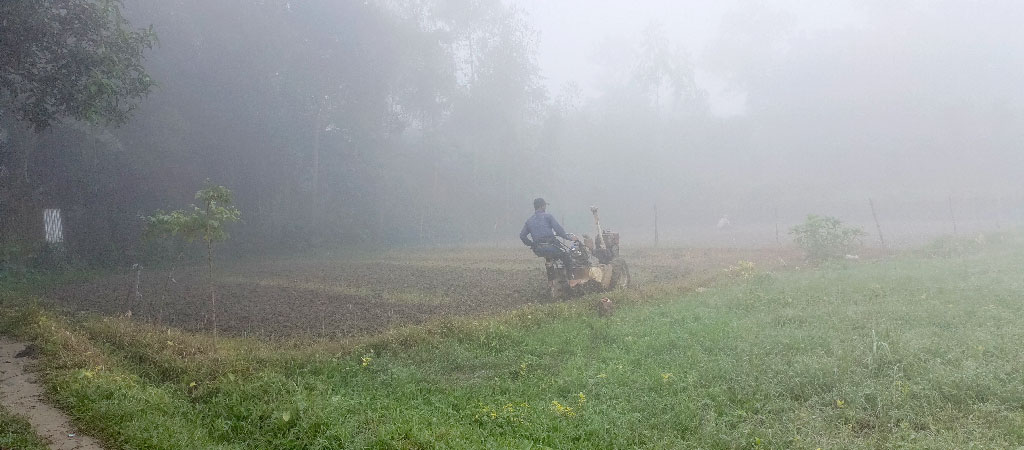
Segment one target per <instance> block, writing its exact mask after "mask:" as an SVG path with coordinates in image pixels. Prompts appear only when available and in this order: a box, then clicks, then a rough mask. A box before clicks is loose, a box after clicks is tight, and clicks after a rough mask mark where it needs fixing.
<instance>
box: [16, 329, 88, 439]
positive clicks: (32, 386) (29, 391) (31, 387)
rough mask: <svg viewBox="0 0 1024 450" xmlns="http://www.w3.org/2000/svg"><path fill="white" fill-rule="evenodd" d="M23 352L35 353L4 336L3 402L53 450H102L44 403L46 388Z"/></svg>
mask: <svg viewBox="0 0 1024 450" xmlns="http://www.w3.org/2000/svg"><path fill="white" fill-rule="evenodd" d="M22 352H25V353H31V351H26V347H25V344H23V343H18V342H14V341H11V340H9V339H7V338H4V337H0V403H2V404H3V405H4V407H6V408H7V409H8V410H9V411H10V412H12V413H14V414H17V415H19V416H21V417H24V418H25V419H27V420H28V421H29V423H31V424H32V428H33V429H35V431H36V433H38V434H39V435H40V436H42V437H43V439H45V440H46V442H48V443H49V444H50V448H52V449H59V450H72V449H80V450H93V449H96V450H102V449H103V447H102V446H100V444H99V442H98V441H96V440H95V439H93V438H91V437H88V436H82V435H81V434H79V433H78V432H77V431H75V430H74V428H73V427H72V426H71V421H70V419H69V418H68V416H67V415H66V414H64V413H63V412H61V411H59V410H57V409H56V408H54V407H52V406H50V405H48V404H46V403H44V402H43V387H42V386H41V385H40V384H39V381H38V380H37V379H36V375H35V373H33V372H31V371H29V370H28V367H27V366H28V364H29V363H30V362H31V361H32V360H33V359H32V357H31V355H24V354H23V353H22ZM19 353H22V356H21V357H18V354H19Z"/></svg>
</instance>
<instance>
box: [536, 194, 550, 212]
mask: <svg viewBox="0 0 1024 450" xmlns="http://www.w3.org/2000/svg"><path fill="white" fill-rule="evenodd" d="M545 206H548V202H546V201H544V199H542V198H540V197H537V198H535V199H533V209H541V208H543V207H545Z"/></svg>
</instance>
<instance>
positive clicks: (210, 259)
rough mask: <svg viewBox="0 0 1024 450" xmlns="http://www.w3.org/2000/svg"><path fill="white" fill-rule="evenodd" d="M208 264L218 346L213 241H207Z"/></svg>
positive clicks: (214, 330) (211, 309) (215, 335)
mask: <svg viewBox="0 0 1024 450" xmlns="http://www.w3.org/2000/svg"><path fill="white" fill-rule="evenodd" d="M206 264H207V267H208V268H209V271H210V311H211V315H212V317H213V345H214V346H216V345H217V289H216V287H215V286H214V283H213V241H212V240H208V241H206Z"/></svg>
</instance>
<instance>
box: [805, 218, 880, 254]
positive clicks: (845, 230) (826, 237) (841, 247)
mask: <svg viewBox="0 0 1024 450" xmlns="http://www.w3.org/2000/svg"><path fill="white" fill-rule="evenodd" d="M789 234H792V235H793V241H794V242H796V244H797V245H799V246H800V247H801V248H803V249H804V251H805V252H807V259H808V260H810V261H811V262H815V263H819V262H823V261H827V260H830V259H837V258H842V257H844V256H845V255H846V254H848V253H849V252H851V251H852V250H853V249H854V248H856V247H857V246H858V245H859V244H860V240H861V238H862V237H864V236H865V233H864V231H863V230H861V229H860V228H857V227H850V226H845V225H843V222H842V221H841V220H839V219H837V218H835V217H830V216H818V215H815V214H810V215H808V216H807V220H806V221H804V223H802V224H800V225H797V226H795V227H793V228H791V229H790V230H789Z"/></svg>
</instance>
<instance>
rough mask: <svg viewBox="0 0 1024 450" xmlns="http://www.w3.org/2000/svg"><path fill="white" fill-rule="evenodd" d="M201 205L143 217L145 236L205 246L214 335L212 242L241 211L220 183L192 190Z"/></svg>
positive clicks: (223, 237) (220, 237)
mask: <svg viewBox="0 0 1024 450" xmlns="http://www.w3.org/2000/svg"><path fill="white" fill-rule="evenodd" d="M196 200H198V201H199V204H200V205H202V207H199V206H196V205H191V209H179V210H176V211H170V212H164V211H161V210H157V211H156V213H154V214H153V215H152V216H146V217H144V220H145V222H146V236H147V237H171V236H181V237H182V238H184V239H185V240H186V241H188V242H195V241H197V240H202V241H203V243H204V244H205V246H206V263H207V268H208V270H209V281H210V310H211V311H212V318H213V336H214V339H216V337H217V290H216V288H215V287H214V283H213V244H214V243H215V242H221V241H224V240H226V239H227V238H228V233H227V230H226V229H225V227H226V226H227V224H229V223H232V222H235V221H237V220H238V219H239V217H240V216H241V212H239V211H238V209H237V208H235V207H234V206H232V203H233V201H234V196H233V195H232V194H231V190H230V189H228V188H226V187H224V186H215V185H208V186H207V187H205V188H203V189H202V190H200V191H199V192H196Z"/></svg>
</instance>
